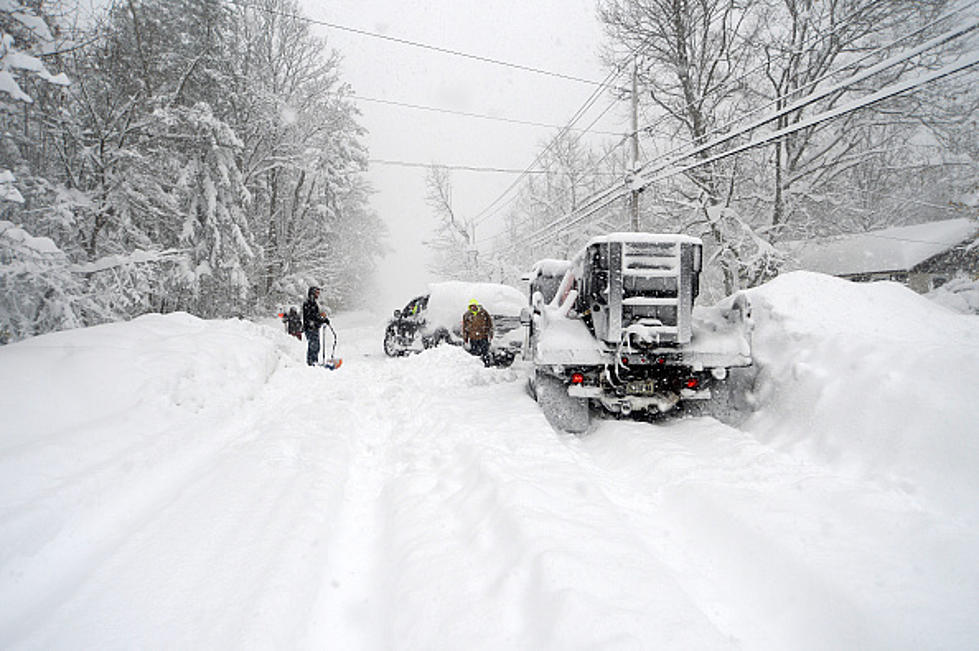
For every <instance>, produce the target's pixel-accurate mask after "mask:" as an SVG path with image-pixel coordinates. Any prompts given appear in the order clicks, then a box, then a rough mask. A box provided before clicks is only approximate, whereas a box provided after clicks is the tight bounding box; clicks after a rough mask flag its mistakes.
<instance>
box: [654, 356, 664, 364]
mask: <svg viewBox="0 0 979 651" xmlns="http://www.w3.org/2000/svg"><path fill="white" fill-rule="evenodd" d="M656 363H657V364H665V363H666V358H665V357H660V358H659V359H657V360H656Z"/></svg>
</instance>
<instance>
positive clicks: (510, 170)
mask: <svg viewBox="0 0 979 651" xmlns="http://www.w3.org/2000/svg"><path fill="white" fill-rule="evenodd" d="M367 162H369V163H376V164H378V165H393V166H396V167H415V168H424V169H428V168H432V167H441V168H445V169H449V170H459V171H463V172H497V173H500V174H550V173H552V172H551V171H550V170H541V169H537V170H533V169H532V170H527V169H520V168H516V167H480V166H475V165H444V164H442V163H421V162H418V161H403V160H391V159H387V158H370V159H368V161H367ZM604 176H618V175H617V174H606V175H604Z"/></svg>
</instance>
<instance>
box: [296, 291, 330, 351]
mask: <svg viewBox="0 0 979 651" xmlns="http://www.w3.org/2000/svg"><path fill="white" fill-rule="evenodd" d="M306 297H307V298H306V302H305V303H303V334H305V335H306V342H307V343H308V348H307V349H306V363H307V364H308V365H310V366H313V365H314V364H316V360H317V358H318V357H319V354H320V326H321V325H323V324H326V325H329V324H330V320H329V319H328V318H327V316H326V313H324V312H322V311H320V306H319V303H317V302H316V300H317V299H318V298H319V297H320V288H319V287H310V288H309V291H308V292H307V294H306Z"/></svg>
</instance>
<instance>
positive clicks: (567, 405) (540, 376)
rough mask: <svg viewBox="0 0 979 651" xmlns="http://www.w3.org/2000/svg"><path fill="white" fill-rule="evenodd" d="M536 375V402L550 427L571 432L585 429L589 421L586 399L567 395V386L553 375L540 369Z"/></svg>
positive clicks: (577, 432) (580, 431)
mask: <svg viewBox="0 0 979 651" xmlns="http://www.w3.org/2000/svg"><path fill="white" fill-rule="evenodd" d="M536 375H537V377H536V382H535V386H534V390H535V393H536V394H537V404H539V405H540V408H541V411H543V412H544V417H545V418H547V422H549V423H550V424H551V427H554V428H555V429H559V430H562V431H565V432H569V433H571V434H580V433H582V432H585V431H587V430H588V426H589V425H590V423H591V414H590V413H589V409H588V400H587V399H584V398H572V397H571V396H569V395H568V387H567V386H566V385H565V384H564V382H562V381H561V380H560V379H558V378H556V377H554V376H553V375H548V374H547V373H542V372H541V371H537V374H536Z"/></svg>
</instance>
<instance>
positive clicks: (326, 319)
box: [323, 316, 330, 325]
mask: <svg viewBox="0 0 979 651" xmlns="http://www.w3.org/2000/svg"><path fill="white" fill-rule="evenodd" d="M323 323H325V324H326V325H330V318H329V317H326V316H324V317H323Z"/></svg>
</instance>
